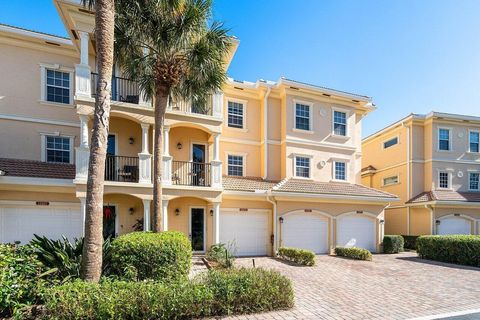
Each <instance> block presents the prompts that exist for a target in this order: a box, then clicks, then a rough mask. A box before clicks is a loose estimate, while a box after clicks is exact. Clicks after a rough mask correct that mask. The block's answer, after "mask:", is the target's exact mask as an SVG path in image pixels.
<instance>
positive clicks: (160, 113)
mask: <svg viewBox="0 0 480 320" xmlns="http://www.w3.org/2000/svg"><path fill="white" fill-rule="evenodd" d="M168 91H169V90H168V89H165V88H157V90H156V93H155V142H154V150H153V231H155V232H160V231H161V221H162V176H163V168H162V165H163V159H162V156H163V122H164V119H165V111H166V110H167V105H168ZM166 214H168V213H167V212H166Z"/></svg>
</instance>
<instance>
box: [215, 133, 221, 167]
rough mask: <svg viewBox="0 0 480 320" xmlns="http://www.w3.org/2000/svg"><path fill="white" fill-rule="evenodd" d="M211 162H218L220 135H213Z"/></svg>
mask: <svg viewBox="0 0 480 320" xmlns="http://www.w3.org/2000/svg"><path fill="white" fill-rule="evenodd" d="M213 160H215V161H220V134H219V133H213Z"/></svg>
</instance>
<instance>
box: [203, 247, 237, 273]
mask: <svg viewBox="0 0 480 320" xmlns="http://www.w3.org/2000/svg"><path fill="white" fill-rule="evenodd" d="M232 251H233V250H231V249H229V248H227V247H226V245H225V244H224V243H219V244H214V245H212V246H211V247H210V248H209V249H208V250H207V252H206V253H205V258H207V260H208V261H213V262H216V263H218V265H219V266H220V267H222V268H232V267H233V263H234V262H235V256H234V254H233V252H232Z"/></svg>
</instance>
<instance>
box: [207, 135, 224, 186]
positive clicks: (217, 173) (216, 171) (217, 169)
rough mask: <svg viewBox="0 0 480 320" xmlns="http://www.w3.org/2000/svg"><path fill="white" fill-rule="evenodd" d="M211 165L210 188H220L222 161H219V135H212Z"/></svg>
mask: <svg viewBox="0 0 480 320" xmlns="http://www.w3.org/2000/svg"><path fill="white" fill-rule="evenodd" d="M210 164H211V184H212V188H221V187H222V161H220V134H219V133H214V134H213V160H212V161H211V162H210Z"/></svg>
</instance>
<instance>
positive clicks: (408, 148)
mask: <svg viewBox="0 0 480 320" xmlns="http://www.w3.org/2000/svg"><path fill="white" fill-rule="evenodd" d="M402 126H403V127H404V128H407V198H408V199H411V198H412V195H411V190H410V189H411V188H410V186H411V181H410V163H411V161H410V158H411V155H410V127H409V126H407V125H405V122H402ZM407 235H410V207H407Z"/></svg>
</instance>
